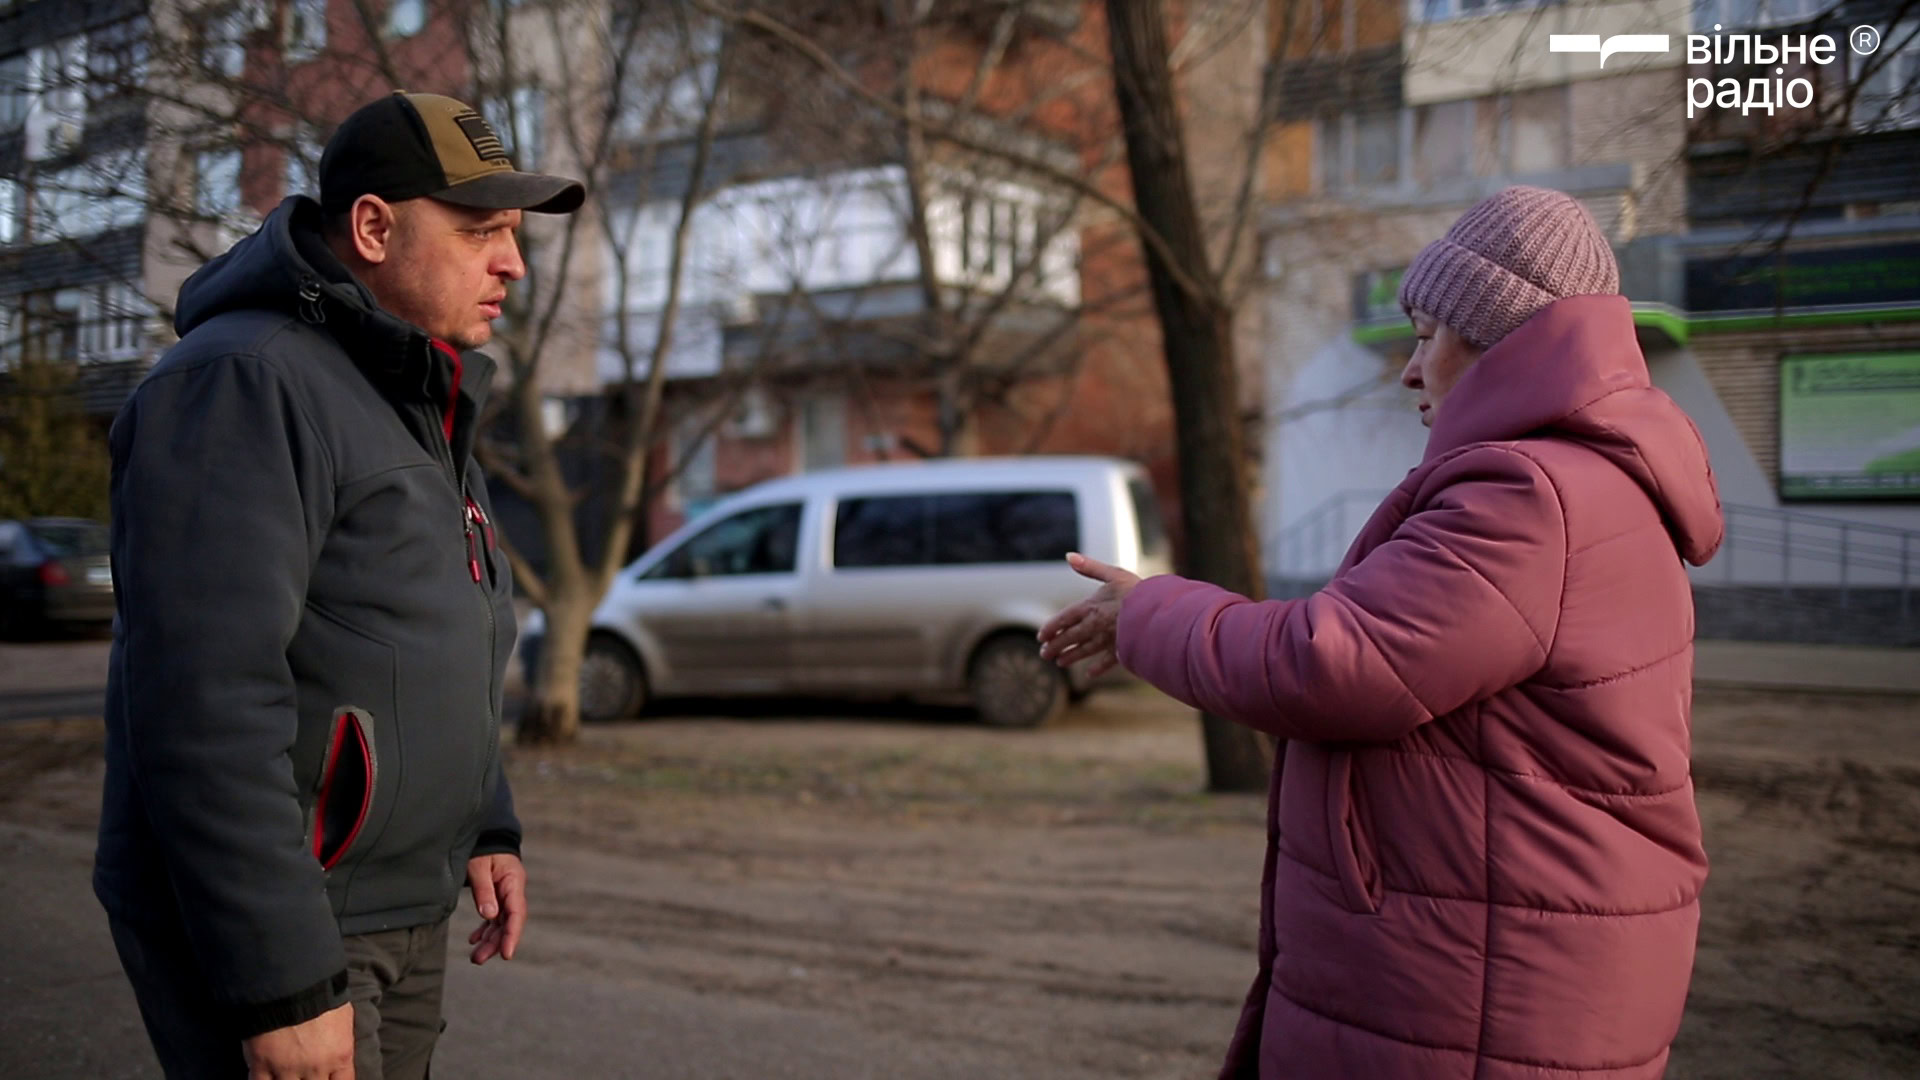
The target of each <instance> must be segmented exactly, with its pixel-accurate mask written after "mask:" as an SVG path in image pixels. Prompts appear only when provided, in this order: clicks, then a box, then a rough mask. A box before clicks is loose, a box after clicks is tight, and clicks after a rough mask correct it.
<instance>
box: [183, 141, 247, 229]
mask: <svg viewBox="0 0 1920 1080" xmlns="http://www.w3.org/2000/svg"><path fill="white" fill-rule="evenodd" d="M245 169H246V158H245V156H244V155H242V153H241V152H240V149H239V148H238V147H218V148H214V149H209V150H200V151H197V152H195V153H194V155H193V210H194V212H195V213H197V214H202V215H205V216H207V217H211V218H218V219H219V220H221V221H226V220H229V219H231V218H233V217H235V216H236V215H238V214H239V213H240V212H241V211H242V210H243V209H245V206H246V200H245V199H243V198H242V197H241V193H240V180H241V176H242V174H243V173H244V172H245ZM229 175H231V179H232V183H231V184H226V183H224V181H225V180H226V179H227V178H228V176H229ZM210 180H215V181H221V182H222V183H220V185H219V187H218V188H216V187H215V186H213V185H212V184H210V183H209V181H210ZM229 192H231V194H229Z"/></svg>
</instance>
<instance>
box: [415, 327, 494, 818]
mask: <svg viewBox="0 0 1920 1080" xmlns="http://www.w3.org/2000/svg"><path fill="white" fill-rule="evenodd" d="M431 347H432V348H435V349H438V350H440V351H441V352H444V353H446V354H447V356H448V358H449V359H451V360H452V361H453V363H454V365H455V367H454V385H453V390H452V393H451V395H450V397H449V400H448V401H447V406H446V410H445V411H444V412H442V413H441V414H440V416H437V417H435V418H434V419H435V424H434V428H435V430H436V431H439V432H440V433H442V434H443V435H444V436H445V437H444V438H441V439H435V440H433V441H434V442H436V443H438V444H439V449H440V460H441V461H442V462H443V463H444V464H445V465H446V467H447V479H448V481H449V482H450V483H451V484H452V486H453V489H454V491H455V492H456V493H457V494H458V495H459V497H460V502H461V508H460V529H461V536H462V537H463V539H464V540H465V541H466V545H467V576H468V577H471V578H472V579H473V582H474V584H475V585H477V586H479V588H478V589H476V590H475V591H476V592H477V593H478V595H479V597H480V606H481V607H482V608H483V609H485V612H486V616H487V750H486V756H485V757H484V758H483V759H482V760H481V770H480V771H481V784H480V785H479V786H478V787H477V788H476V789H475V790H474V793H473V803H472V805H471V807H470V808H469V809H468V811H467V818H468V820H472V819H473V818H474V816H475V815H477V814H478V813H479V812H480V809H481V806H480V802H481V799H482V798H483V797H484V795H485V793H486V786H485V785H486V773H487V772H488V771H490V770H491V769H492V768H493V762H494V758H495V757H496V756H497V755H498V753H499V743H500V716H499V714H498V713H497V712H495V711H494V707H493V684H494V682H495V679H496V677H497V675H498V672H497V671H496V670H495V669H496V668H497V667H498V664H499V662H498V660H496V659H495V654H496V653H497V652H498V651H499V648H500V640H499V634H500V628H499V626H498V624H497V621H496V620H495V619H494V617H493V595H492V593H491V592H490V591H489V590H488V589H487V587H486V585H485V584H484V583H483V582H482V581H481V577H480V553H479V551H478V545H477V541H476V537H475V535H474V521H475V515H476V513H477V512H478V509H479V508H478V507H477V506H476V505H475V503H474V501H473V496H472V495H471V494H469V493H468V491H467V479H466V474H465V472H464V471H463V470H462V469H461V468H460V465H459V463H458V462H456V461H454V460H453V420H454V412H455V409H456V408H457V407H458V403H459V394H460V389H459V388H460V369H459V364H460V355H459V354H458V353H456V352H454V351H453V350H452V349H451V348H449V347H447V346H445V345H442V344H441V343H440V342H438V341H434V342H432V344H431ZM480 520H481V521H483V522H484V521H485V515H481V516H480ZM492 536H493V533H492V527H491V526H490V525H489V526H488V529H487V537H488V540H489V541H491V540H492ZM489 569H491V565H489Z"/></svg>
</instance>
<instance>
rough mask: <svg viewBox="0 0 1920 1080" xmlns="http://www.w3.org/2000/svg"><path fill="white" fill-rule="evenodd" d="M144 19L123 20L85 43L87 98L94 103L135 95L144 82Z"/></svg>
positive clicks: (96, 32) (145, 70)
mask: <svg viewBox="0 0 1920 1080" xmlns="http://www.w3.org/2000/svg"><path fill="white" fill-rule="evenodd" d="M149 31H150V27H149V26H148V24H147V20H146V19H145V18H135V19H124V20H122V21H120V22H117V23H114V24H113V25H112V26H108V27H105V28H103V29H100V30H95V31H94V32H93V35H92V36H91V37H90V38H89V39H88V41H87V75H88V79H87V82H88V86H87V94H88V96H89V97H90V98H92V99H93V100H94V101H108V100H113V99H121V98H127V97H131V96H134V95H137V94H138V93H139V92H140V91H141V90H142V89H143V88H144V87H145V84H146V80H147V39H148V38H149V37H150V36H151V35H150V32H149Z"/></svg>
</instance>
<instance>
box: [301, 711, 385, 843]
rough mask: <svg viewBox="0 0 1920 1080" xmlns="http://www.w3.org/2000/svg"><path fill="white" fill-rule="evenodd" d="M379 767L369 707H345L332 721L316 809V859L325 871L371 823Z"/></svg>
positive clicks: (314, 834)
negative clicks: (375, 779)
mask: <svg viewBox="0 0 1920 1080" xmlns="http://www.w3.org/2000/svg"><path fill="white" fill-rule="evenodd" d="M374 767H375V763H374V754H373V717H372V716H370V715H368V713H367V712H366V710H364V709H354V708H347V709H342V710H341V711H340V715H339V716H337V717H336V718H335V719H334V722H333V738H332V739H331V740H329V745H328V748H327V764H326V770H325V772H324V773H322V775H321V781H320V797H319V799H318V800H316V801H315V803H314V807H313V816H314V829H313V857H314V858H316V859H318V860H320V868H321V869H323V870H331V869H333V868H334V867H335V866H336V865H338V864H339V862H340V860H341V858H342V857H343V856H345V855H346V853H347V850H348V849H349V848H351V847H353V842H354V841H355V840H357V839H359V837H360V830H361V829H363V828H365V827H366V824H367V813H368V811H370V810H371V809H372V808H373V781H374V775H375V773H374Z"/></svg>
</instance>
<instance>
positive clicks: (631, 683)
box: [580, 634, 647, 724]
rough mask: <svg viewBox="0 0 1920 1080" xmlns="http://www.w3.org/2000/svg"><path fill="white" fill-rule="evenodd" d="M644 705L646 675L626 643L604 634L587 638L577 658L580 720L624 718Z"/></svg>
mask: <svg viewBox="0 0 1920 1080" xmlns="http://www.w3.org/2000/svg"><path fill="white" fill-rule="evenodd" d="M646 704H647V677H646V674H645V673H644V672H642V671H641V670H640V658H639V657H637V656H635V655H633V650H632V649H629V648H627V645H626V643H625V642H623V641H620V640H619V639H617V638H612V637H608V636H606V635H604V634H595V635H594V636H592V637H590V638H588V639H587V655H586V656H585V658H583V659H582V660H581V661H580V719H581V720H583V721H585V722H587V723H589V724H603V723H606V722H608V721H611V720H625V719H627V718H628V717H630V716H634V715H636V714H638V713H639V712H640V710H641V709H642V708H644V707H645V706H646Z"/></svg>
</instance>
